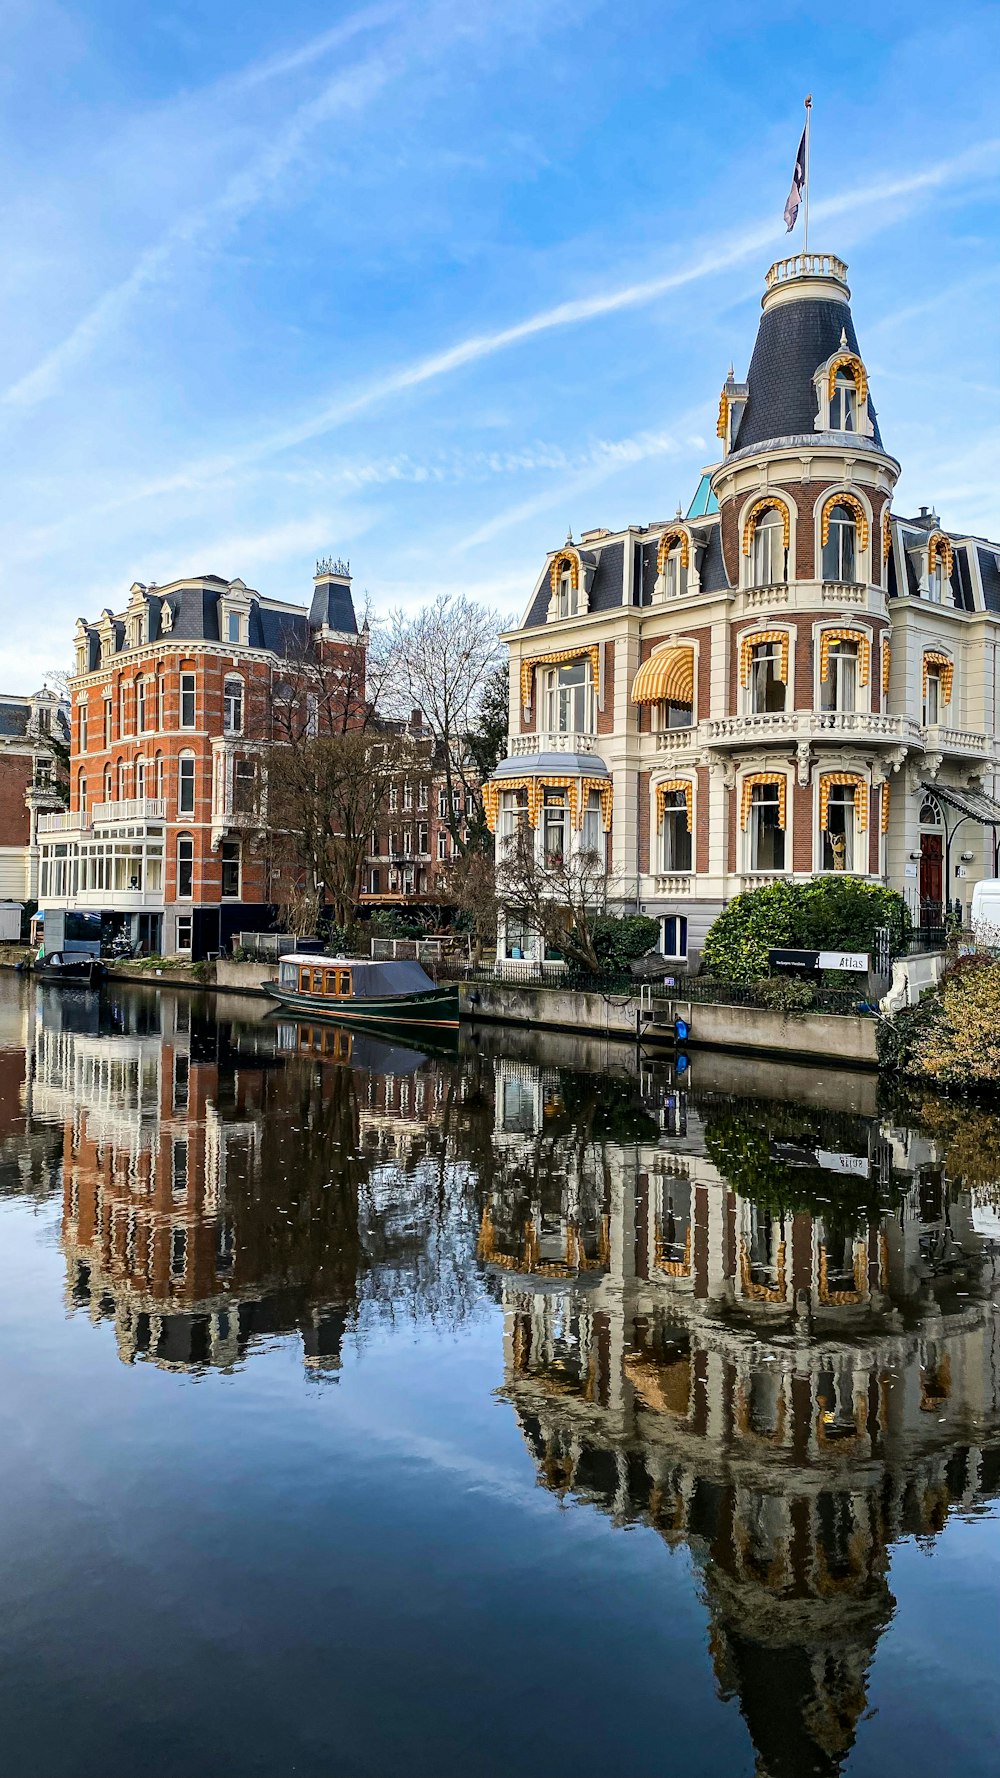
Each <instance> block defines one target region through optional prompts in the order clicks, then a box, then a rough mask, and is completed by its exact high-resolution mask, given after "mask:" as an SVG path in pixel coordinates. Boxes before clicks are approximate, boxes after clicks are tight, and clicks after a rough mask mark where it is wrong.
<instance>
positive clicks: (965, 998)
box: [903, 953, 1000, 1091]
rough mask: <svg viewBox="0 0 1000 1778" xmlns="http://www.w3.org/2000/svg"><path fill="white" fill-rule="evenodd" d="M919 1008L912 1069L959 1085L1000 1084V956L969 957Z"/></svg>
mask: <svg viewBox="0 0 1000 1778" xmlns="http://www.w3.org/2000/svg"><path fill="white" fill-rule="evenodd" d="M963 965H964V966H963ZM915 1010H918V1009H915ZM919 1013H920V1014H921V1015H922V1017H921V1018H920V1020H919V1029H917V1030H915V1031H914V1032H913V1037H912V1044H911V1045H910V1046H909V1054H908V1055H907V1057H906V1060H905V1062H904V1064H903V1066H904V1071H905V1072H906V1073H907V1074H911V1075H916V1076H918V1077H919V1078H920V1079H923V1080H928V1081H929V1080H933V1081H934V1082H935V1083H936V1084H937V1085H938V1086H941V1087H951V1088H952V1089H954V1090H956V1091H961V1090H963V1089H965V1088H974V1087H998V1086H1000V959H997V958H995V957H987V956H983V955H982V954H981V953H980V954H979V955H977V956H974V957H969V958H968V959H963V960H962V964H960V965H959V966H958V967H957V968H953V969H952V970H950V971H949V972H948V974H946V975H945V976H944V977H943V978H942V981H941V984H940V987H939V989H938V992H937V994H936V995H934V996H933V998H931V999H930V1000H927V1001H923V1002H922V1003H921V1006H920V1008H919Z"/></svg>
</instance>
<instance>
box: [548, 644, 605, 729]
mask: <svg viewBox="0 0 1000 1778" xmlns="http://www.w3.org/2000/svg"><path fill="white" fill-rule="evenodd" d="M580 672H582V678H574V679H572V680H569V681H566V680H564V679H563V677H562V676H563V674H564V673H573V674H574V675H575V674H577V673H580ZM577 718H579V720H576V719H577ZM571 719H572V720H571ZM596 726H597V725H596V709H595V700H594V682H593V675H592V674H591V670H590V662H589V661H588V660H587V659H586V657H584V658H582V659H581V660H579V661H566V662H564V663H563V665H562V666H558V667H549V668H548V669H547V670H546V673H545V728H546V730H547V731H548V733H549V734H550V735H574V734H575V735H592V734H594V733H595V732H596Z"/></svg>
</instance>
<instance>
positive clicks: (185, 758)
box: [177, 753, 195, 815]
mask: <svg viewBox="0 0 1000 1778" xmlns="http://www.w3.org/2000/svg"><path fill="white" fill-rule="evenodd" d="M194 791H195V758H194V754H193V753H182V754H181V756H180V758H179V759H178V761H177V813H178V815H193V814H194Z"/></svg>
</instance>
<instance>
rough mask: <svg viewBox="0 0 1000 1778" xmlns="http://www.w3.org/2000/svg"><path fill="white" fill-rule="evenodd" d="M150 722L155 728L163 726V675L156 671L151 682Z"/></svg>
mask: <svg viewBox="0 0 1000 1778" xmlns="http://www.w3.org/2000/svg"><path fill="white" fill-rule="evenodd" d="M152 712H153V714H152V723H153V727H154V728H155V729H161V728H162V727H163V676H162V674H160V673H157V675H156V679H155V680H154V682H153V704H152Z"/></svg>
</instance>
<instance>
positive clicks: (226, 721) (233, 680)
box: [222, 673, 314, 735]
mask: <svg viewBox="0 0 1000 1778" xmlns="http://www.w3.org/2000/svg"><path fill="white" fill-rule="evenodd" d="M222 732H223V734H225V735H241V734H242V733H243V681H242V679H241V678H240V676H239V674H238V673H237V674H234V675H232V676H231V677H230V678H228V679H227V680H226V683H225V687H224V690H223V698H222ZM312 732H314V731H312Z"/></svg>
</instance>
